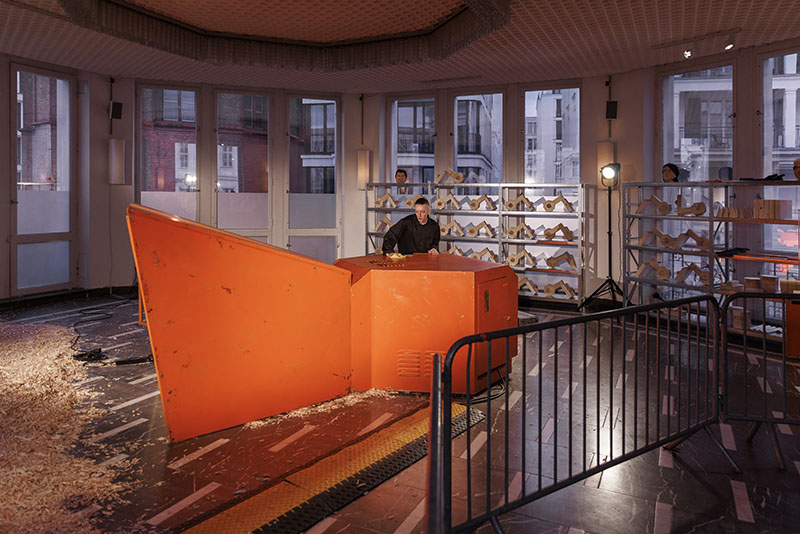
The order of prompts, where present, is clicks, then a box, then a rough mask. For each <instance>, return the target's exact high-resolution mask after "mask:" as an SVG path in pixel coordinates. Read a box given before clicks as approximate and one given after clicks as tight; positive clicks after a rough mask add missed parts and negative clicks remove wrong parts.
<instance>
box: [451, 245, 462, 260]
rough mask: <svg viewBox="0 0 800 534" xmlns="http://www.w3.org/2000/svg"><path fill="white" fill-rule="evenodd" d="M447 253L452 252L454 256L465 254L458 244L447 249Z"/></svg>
mask: <svg viewBox="0 0 800 534" xmlns="http://www.w3.org/2000/svg"><path fill="white" fill-rule="evenodd" d="M447 254H452V255H453V256H462V257H463V256H464V251H463V250H461V249H460V248H458V247H457V246H455V245H453V246H452V247H450V248H449V249H448V250H447Z"/></svg>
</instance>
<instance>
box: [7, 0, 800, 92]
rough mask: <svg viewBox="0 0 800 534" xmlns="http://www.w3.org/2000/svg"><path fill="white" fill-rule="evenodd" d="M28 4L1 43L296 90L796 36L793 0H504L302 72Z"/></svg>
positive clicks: (101, 62) (527, 71)
mask: <svg viewBox="0 0 800 534" xmlns="http://www.w3.org/2000/svg"><path fill="white" fill-rule="evenodd" d="M149 1H150V2H154V3H155V2H156V0H149ZM298 1H300V0H298ZM163 2H164V3H165V4H166V3H167V0H163ZM27 3H30V4H32V5H33V4H35V6H36V8H35V9H34V8H31V7H29V6H27V5H25V4H27ZM25 4H23V3H22V2H20V1H18V0H0V52H2V53H6V54H10V55H14V56H20V57H23V58H30V59H33V60H37V61H42V62H47V63H52V64H56V65H64V66H67V67H71V68H74V69H78V70H86V71H91V72H97V73H101V74H104V75H111V76H117V77H130V78H140V79H154V80H172V81H176V82H187V83H212V84H224V85H227V86H250V87H266V88H285V89H291V90H297V91H304V90H313V91H333V92H358V93H367V94H369V93H378V92H400V91H413V90H433V89H439V88H447V87H467V86H481V85H490V84H503V83H525V82H540V81H547V80H562V79H570V78H583V77H590V76H605V75H608V74H613V73H618V72H625V71H630V70H634V69H638V68H643V67H648V66H655V65H661V64H667V63H674V62H678V61H681V52H682V50H683V48H684V47H687V46H690V47H692V48H694V49H695V52H696V56H698V57H701V58H702V57H703V56H707V55H711V54H720V53H721V51H722V47H723V46H724V44H725V41H726V40H727V39H728V36H729V34H730V33H734V37H735V39H736V45H737V47H747V46H754V45H761V44H765V43H769V42H777V41H783V40H786V39H793V38H800V9H798V5H797V2H796V1H795V0H764V1H761V2H751V1H749V0H715V1H711V0H694V1H672V0H629V1H624V0H614V1H611V0H608V1H600V0H572V1H568V0H564V1H560V2H544V1H535V2H534V1H524V2H523V1H512V3H511V16H510V20H509V22H508V23H507V24H506V25H505V26H504V27H503V28H501V29H499V30H497V31H495V32H493V33H491V34H489V35H487V36H486V37H484V38H482V39H479V40H477V41H475V42H473V43H472V44H470V45H467V46H466V47H464V48H462V49H461V50H459V51H458V52H456V53H454V54H452V55H450V56H448V57H447V58H445V59H441V60H436V61H426V62H421V63H407V64H396V65H386V66H381V65H382V64H381V62H380V59H381V58H376V62H375V65H376V66H375V67H374V68H369V69H352V70H344V71H339V72H323V71H299V70H295V69H291V68H281V67H279V66H278V65H275V66H272V67H264V66H249V65H246V64H238V65H233V64H229V65H224V64H219V63H218V64H213V63H206V62H201V61H194V60H190V59H187V58H185V57H181V56H178V55H174V54H170V53H167V52H164V51H159V50H154V49H152V48H148V47H146V46H143V45H140V44H133V43H130V42H128V41H125V40H123V39H121V38H117V37H112V36H109V35H105V34H102V33H98V32H95V31H90V30H88V29H85V28H82V27H79V26H77V25H75V24H73V23H71V22H69V21H68V20H67V19H66V17H64V16H63V15H59V14H58V11H57V9H55V8H54V5H53V4H52V3H51V2H46V1H44V0H42V1H40V2H34V0H26V2H25ZM236 5H237V2H227V3H226V4H225V6H226V9H233V8H235V6H236ZM362 5H376V6H377V5H382V2H378V1H377V0H374V1H373V2H371V3H369V4H362ZM45 11H54V13H55V14H47V13H45ZM317 20H318V24H323V23H327V22H326V21H323V20H320V19H317ZM691 64H693V63H687V65H691Z"/></svg>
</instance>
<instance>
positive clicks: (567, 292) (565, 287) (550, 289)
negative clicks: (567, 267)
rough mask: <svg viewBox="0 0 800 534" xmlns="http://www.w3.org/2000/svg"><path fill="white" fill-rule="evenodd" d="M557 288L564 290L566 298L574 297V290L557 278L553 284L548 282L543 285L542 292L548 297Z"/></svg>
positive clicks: (554, 292)
mask: <svg viewBox="0 0 800 534" xmlns="http://www.w3.org/2000/svg"><path fill="white" fill-rule="evenodd" d="M559 289H560V290H561V291H563V292H564V294H565V295H566V296H567V298H569V299H571V298H574V297H575V290H574V289H572V288H571V287H569V284H567V283H566V282H564V281H563V280H559V281H558V282H556V283H555V284H548V285H546V286H544V294H545V295H547V296H548V297H552V296H553V295H555V294H556V292H557V291H558V290H559Z"/></svg>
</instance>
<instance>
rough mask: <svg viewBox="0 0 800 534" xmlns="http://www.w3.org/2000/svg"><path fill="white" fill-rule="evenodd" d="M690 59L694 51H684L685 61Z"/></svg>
mask: <svg viewBox="0 0 800 534" xmlns="http://www.w3.org/2000/svg"><path fill="white" fill-rule="evenodd" d="M690 57H692V49H691V48H687V49H685V50H684V51H683V58H684V59H689V58H690Z"/></svg>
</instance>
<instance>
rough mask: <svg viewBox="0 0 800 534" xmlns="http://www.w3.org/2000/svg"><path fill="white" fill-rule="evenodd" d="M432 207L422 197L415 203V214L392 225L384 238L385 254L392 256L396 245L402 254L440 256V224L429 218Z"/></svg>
mask: <svg viewBox="0 0 800 534" xmlns="http://www.w3.org/2000/svg"><path fill="white" fill-rule="evenodd" d="M430 213H431V205H430V203H429V202H428V199H426V198H424V197H420V198H418V199H417V201H416V202H414V213H413V214H412V215H408V216H406V217H403V218H402V219H400V220H399V221H397V222H396V223H395V224H394V225H392V227H391V228H389V230H387V232H386V234H385V235H384V236H383V253H384V254H391V253H392V251H393V250H394V247H395V245H397V249H398V251H399V252H400V254H406V255H407V254H415V253H417V252H422V253H427V254H439V238H440V237H441V233H440V231H439V223H437V222H436V221H434V220H433V219H431V218H430V217H429V215H430Z"/></svg>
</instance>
